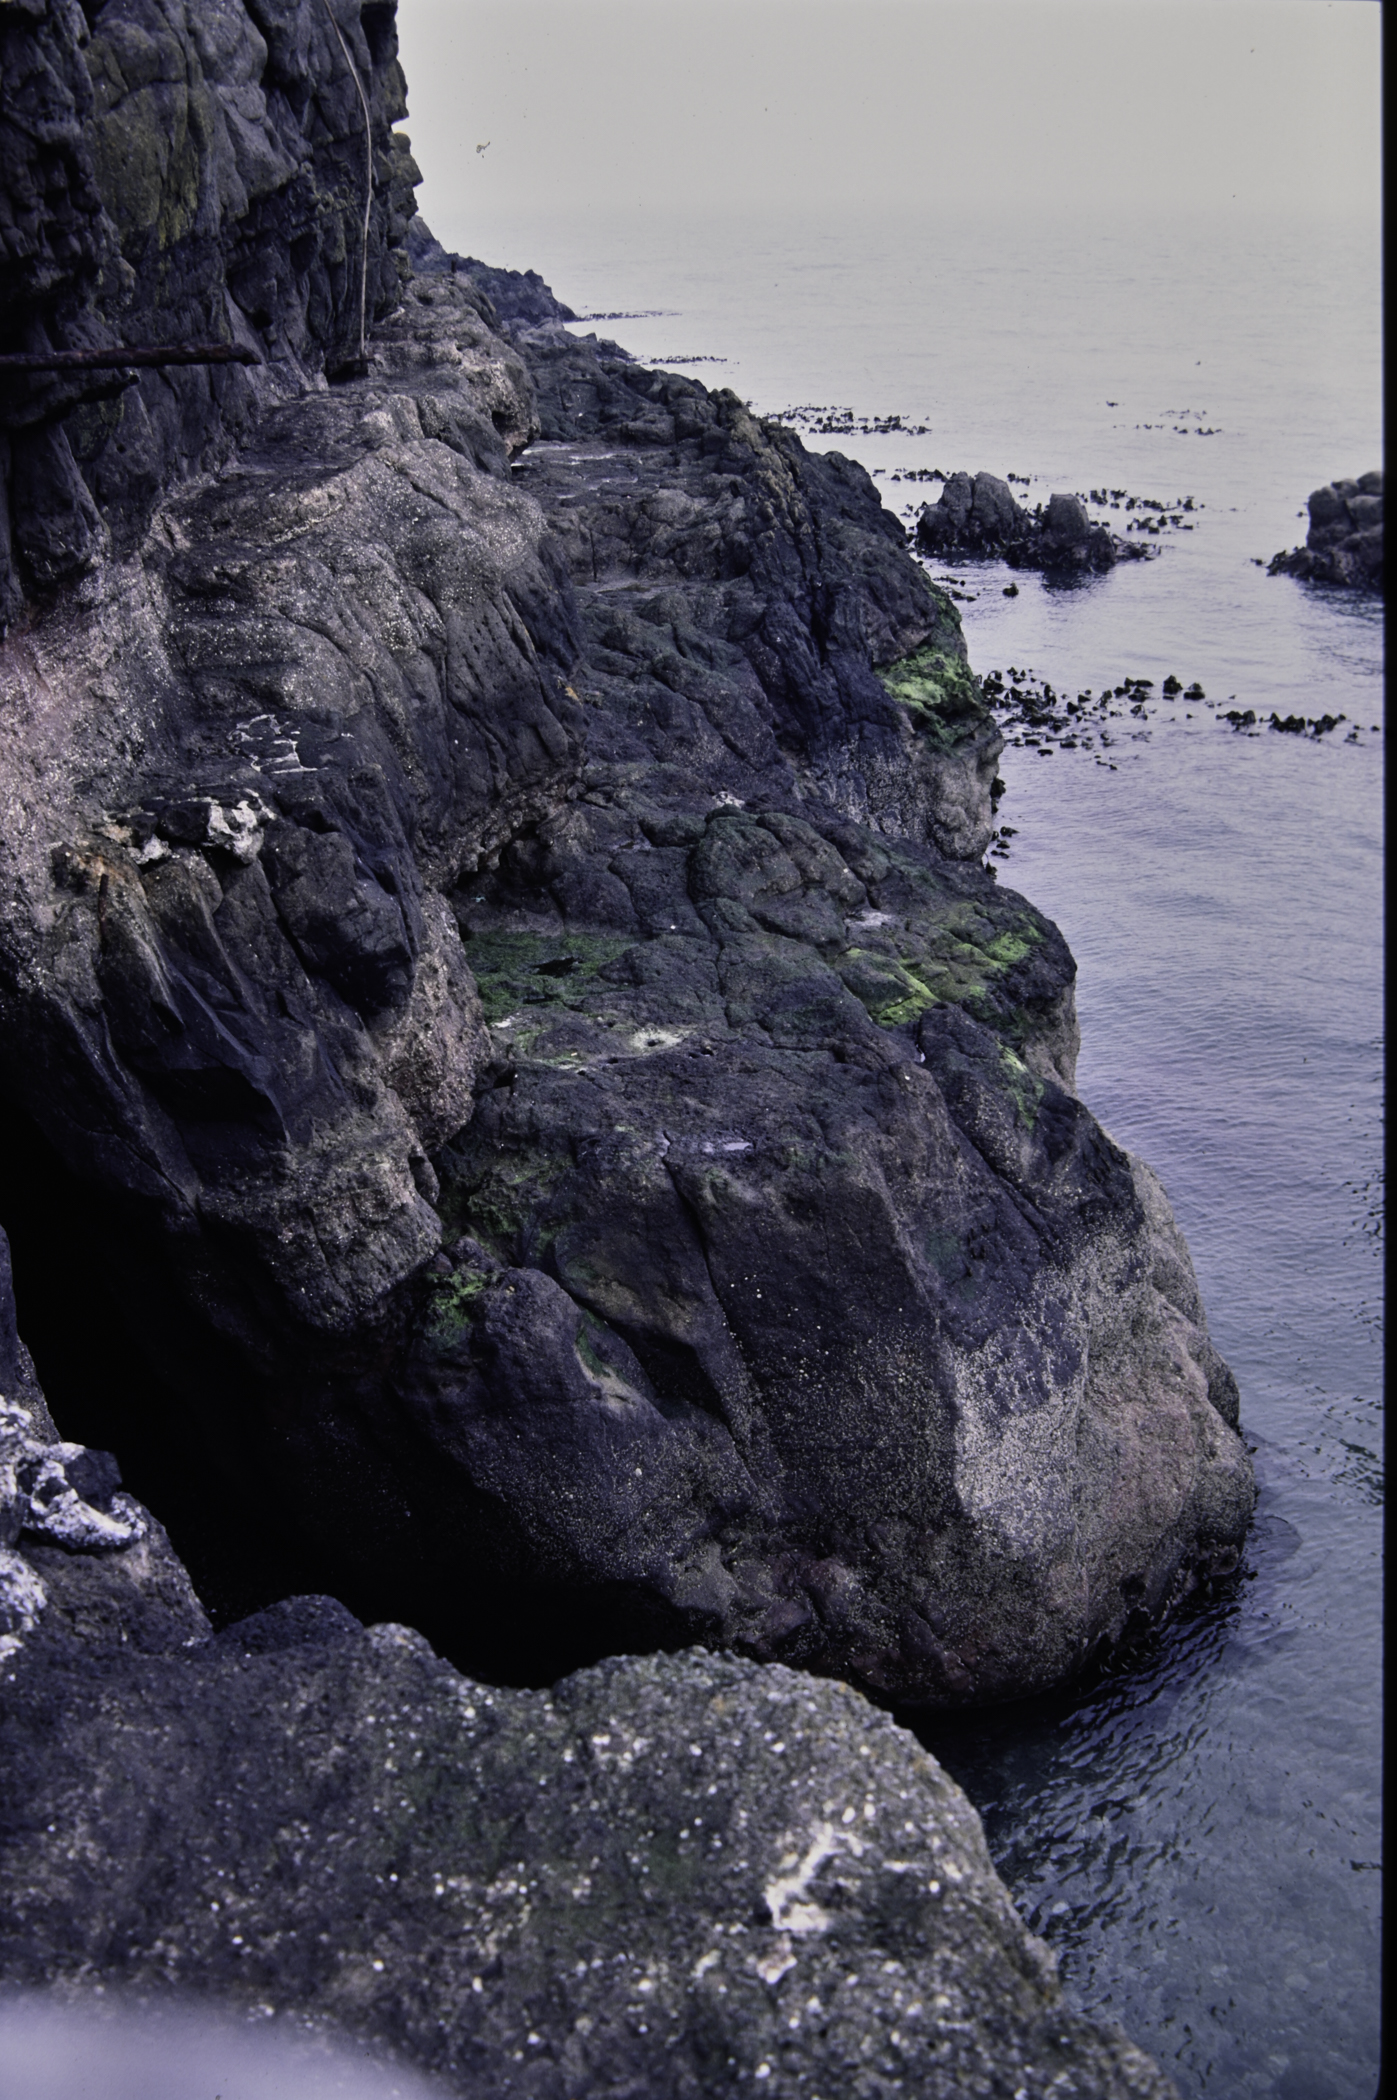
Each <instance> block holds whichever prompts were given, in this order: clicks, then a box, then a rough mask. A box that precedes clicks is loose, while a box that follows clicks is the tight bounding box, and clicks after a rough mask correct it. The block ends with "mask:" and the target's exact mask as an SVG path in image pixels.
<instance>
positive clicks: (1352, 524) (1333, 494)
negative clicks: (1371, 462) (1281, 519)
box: [1268, 469, 1384, 591]
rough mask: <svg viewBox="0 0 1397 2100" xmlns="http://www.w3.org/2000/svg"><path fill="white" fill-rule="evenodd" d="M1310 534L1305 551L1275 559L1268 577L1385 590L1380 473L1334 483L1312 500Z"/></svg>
mask: <svg viewBox="0 0 1397 2100" xmlns="http://www.w3.org/2000/svg"><path fill="white" fill-rule="evenodd" d="M1309 513H1310V530H1309V534H1308V536H1307V538H1306V540H1305V544H1304V546H1303V547H1292V548H1291V550H1290V552H1289V554H1285V553H1281V554H1276V555H1273V556H1272V558H1271V562H1270V566H1269V569H1268V574H1269V575H1272V576H1281V575H1284V576H1299V577H1303V578H1305V579H1306V580H1307V581H1309V582H1311V583H1337V584H1341V585H1344V586H1346V587H1347V588H1348V589H1350V590H1356V591H1381V590H1382V588H1383V582H1384V575H1383V542H1382V473H1381V470H1378V469H1375V470H1374V472H1373V473H1371V474H1360V475H1359V477H1358V479H1357V481H1330V482H1326V483H1325V485H1324V487H1323V488H1322V489H1316V490H1315V492H1314V494H1313V495H1312V496H1311V497H1310V500H1309Z"/></svg>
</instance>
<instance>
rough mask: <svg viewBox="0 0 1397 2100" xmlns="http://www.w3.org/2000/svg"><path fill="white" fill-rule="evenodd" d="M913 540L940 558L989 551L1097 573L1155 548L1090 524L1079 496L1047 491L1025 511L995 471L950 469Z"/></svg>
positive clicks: (1017, 560) (1033, 564)
mask: <svg viewBox="0 0 1397 2100" xmlns="http://www.w3.org/2000/svg"><path fill="white" fill-rule="evenodd" d="M917 545H918V547H919V548H920V549H921V550H922V552H923V553H925V554H933V555H936V556H937V557H938V558H939V559H941V560H942V561H963V560H966V559H970V560H976V559H979V560H983V559H984V558H986V557H987V556H991V555H993V556H996V557H998V558H999V559H1000V560H1003V561H1006V562H1008V564H1009V566H1010V567H1011V568H1015V569H1042V570H1044V571H1045V572H1046V573H1048V574H1049V575H1079V574H1085V573H1088V572H1092V571H1096V572H1100V571H1102V570H1105V569H1110V568H1113V567H1114V566H1115V564H1116V563H1117V562H1118V561H1143V560H1145V559H1147V558H1148V556H1150V555H1151V554H1152V553H1154V552H1155V551H1156V550H1155V549H1153V548H1151V547H1147V546H1144V545H1143V544H1137V543H1136V542H1135V541H1134V540H1127V539H1122V538H1121V536H1120V534H1119V533H1113V532H1111V531H1109V530H1108V529H1107V527H1106V526H1104V525H1100V524H1093V523H1092V521H1091V519H1090V517H1089V516H1088V514H1087V508H1086V505H1085V504H1084V503H1083V501H1082V499H1081V497H1080V496H1063V495H1058V496H1050V497H1049V498H1048V501H1047V505H1046V507H1045V506H1044V505H1043V504H1041V503H1040V504H1038V505H1037V507H1036V508H1035V509H1034V510H1031V511H1030V510H1027V509H1025V508H1024V506H1023V505H1022V504H1020V503H1017V502H1016V501H1015V500H1014V492H1013V490H1012V489H1011V488H1010V486H1009V484H1008V482H1007V481H1001V480H1000V479H999V477H998V475H995V474H977V475H975V477H974V479H973V480H972V479H971V477H970V475H969V474H952V475H951V477H950V479H949V480H948V481H947V483H946V486H945V488H944V489H943V490H942V491H941V494H940V496H939V498H938V499H937V501H936V502H935V503H924V504H923V505H922V508H921V512H920V515H919V516H918V519H917Z"/></svg>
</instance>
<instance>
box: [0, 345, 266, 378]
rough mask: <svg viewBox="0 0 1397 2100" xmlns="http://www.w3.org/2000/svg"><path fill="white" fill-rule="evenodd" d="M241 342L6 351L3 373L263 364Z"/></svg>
mask: <svg viewBox="0 0 1397 2100" xmlns="http://www.w3.org/2000/svg"><path fill="white" fill-rule="evenodd" d="M261 362H262V359H261V358H260V357H259V356H258V355H257V352H256V351H255V350H249V349H247V348H246V347H245V346H244V345H243V344H242V343H172V344H170V345H168V346H167V347H166V348H164V349H158V348H156V349H152V348H148V347H142V348H140V349H131V348H129V347H128V348H126V349H122V350H6V351H3V352H0V372H119V371H121V370H122V368H123V367H124V366H127V365H260V364H261Z"/></svg>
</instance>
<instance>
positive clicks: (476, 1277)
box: [421, 1269, 490, 1357]
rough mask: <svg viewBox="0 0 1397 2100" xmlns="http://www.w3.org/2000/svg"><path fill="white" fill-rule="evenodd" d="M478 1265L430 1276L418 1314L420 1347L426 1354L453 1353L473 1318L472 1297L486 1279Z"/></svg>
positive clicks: (477, 1295) (473, 1297)
mask: <svg viewBox="0 0 1397 2100" xmlns="http://www.w3.org/2000/svg"><path fill="white" fill-rule="evenodd" d="M489 1280H490V1279H489V1277H488V1276H486V1275H484V1274H482V1273H481V1272H480V1271H479V1270H478V1269H467V1270H464V1271H462V1272H460V1273H458V1274H457V1275H455V1276H443V1277H440V1278H433V1289H432V1293H431V1296H430V1298H429V1299H428V1301H427V1306H426V1310H425V1312H424V1314H423V1318H422V1327H421V1339H422V1347H423V1349H424V1351H425V1352H426V1354H427V1355H428V1356H436V1357H442V1356H454V1355H455V1354H456V1352H457V1350H458V1349H459V1348H460V1346H461V1343H462V1342H463V1341H464V1340H465V1338H466V1336H467V1335H468V1334H469V1332H470V1330H471V1327H472V1326H473V1325H474V1322H475V1314H476V1301H477V1300H478V1299H479V1297H480V1295H481V1293H482V1291H484V1290H485V1288H486V1286H487V1285H488V1283H489Z"/></svg>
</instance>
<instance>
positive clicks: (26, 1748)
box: [0, 1235, 1173, 2100]
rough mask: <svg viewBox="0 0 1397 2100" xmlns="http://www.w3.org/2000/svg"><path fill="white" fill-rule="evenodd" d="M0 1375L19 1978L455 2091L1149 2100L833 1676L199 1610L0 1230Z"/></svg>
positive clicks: (307, 1605)
mask: <svg viewBox="0 0 1397 2100" xmlns="http://www.w3.org/2000/svg"><path fill="white" fill-rule="evenodd" d="M0 1379H2V1380H3V1381H4V1382H3V1384H0V1521H3V1526H4V1530H3V1538H4V1543H3V1544H0V1614H7V1615H8V1616H7V1619H6V1621H5V1623H4V1625H3V1627H0V1772H3V1775H4V1784H3V1786H0V1876H3V1880H4V1885H5V1903H4V1906H3V1909H0V1986H4V1987H7V1989H8V1991H10V1992H13V1991H14V1990H15V1989H16V1988H17V1987H18V1988H25V1987H28V1988H42V1989H43V1990H45V1991H47V1992H48V1993H50V1994H52V1995H51V1997H50V2001H49V2002H50V2003H51V2004H52V2003H53V2002H54V2001H55V2000H56V2002H57V2004H58V2005H60V2006H61V2005H64V2004H68V2005H72V2006H74V2007H78V2008H80V2007H82V2006H83V2005H84V2004H88V2005H90V2004H91V2002H92V2000H91V1994H92V1992H93V1989H94V1986H97V1987H99V1988H100V1989H101V1990H102V1991H103V1992H106V1993H111V1992H113V1991H114V1990H115V1992H116V1993H117V1994H118V1997H117V2003H118V2005H119V2004H120V2002H121V1994H127V1995H128V1996H129V1997H130V1998H132V1999H135V2000H136V2001H138V2002H143V2003H145V2004H147V2005H149V2004H150V2003H151V2002H152V1999H153V2001H154V2004H155V2005H156V2006H157V2007H158V2006H159V2005H160V2004H161V2003H164V2002H168V1997H167V1994H171V1993H173V1994H175V1997H176V2003H177V2004H178V1999H179V1997H180V1996H183V1997H184V1998H186V1999H188V1998H191V1997H192V1998H193V1999H194V2000H195V2001H196V2002H197V2001H199V2000H204V2001H207V2000H208V1999H209V1998H210V1997H212V1998H213V1999H215V2000H216V2001H217V2002H218V2003H219V2004H221V2005H222V2006H223V2008H224V2009H225V2011H234V2010H237V2009H249V2010H250V2009H251V2008H254V2007H255V2008H257V2011H258V2014H259V2017H260V2018H261V2019H266V2018H268V2017H269V2016H271V2015H274V2014H276V2013H277V2012H281V2013H284V2014H294V2015H298V2016H300V2017H301V2018H302V2019H306V2018H309V2019H311V2020H313V2021H315V2022H317V2023H320V2024H321V2025H328V2026H329V2027H330V2028H331V2029H332V2030H340V2031H344V2032H347V2033H349V2034H350V2035H353V2036H355V2037H357V2038H358V2039H360V2040H362V2041H367V2042H369V2043H373V2044H377V2045H379V2046H387V2047H388V2048H390V2049H391V2050H392V2051H393V2052H394V2053H395V2055H396V2056H397V2057H398V2059H399V2060H400V2061H401V2060H403V2059H406V2060H407V2061H409V2062H411V2063H414V2064H416V2065H418V2066H419V2067H420V2068H422V2069H423V2070H426V2071H428V2072H431V2073H433V2074H435V2075H436V2077H438V2078H439V2079H440V2080H441V2081H442V2088H440V2089H445V2090H449V2091H453V2092H459V2093H463V2094H468V2095H470V2096H472V2100H495V2096H497V2095H498V2096H503V2095H504V2094H506V2093H519V2092H526V2093H530V2094H534V2095H538V2096H540V2100H554V2096H556V2100H567V2096H581V2095H584V2094H585V2095H588V2096H591V2095H595V2094H616V2095H620V2094H634V2093H638V2092H644V2093H646V2094H654V2095H674V2096H676V2100H678V2096H681V2095H682V2096H686V2100H687V2096H692V2095H697V2094H699V2093H704V2094H716V2093H727V2092H737V2091H740V2090H743V2089H744V2088H745V2086H746V2085H747V2084H748V2083H750V2082H751V2081H752V2080H754V2079H760V2080H761V2081H762V2083H763V2086H764V2088H765V2089H766V2090H769V2091H772V2092H775V2093H791V2094H794V2093H797V2092H801V2093H803V2092H807V2091H809V2090H810V2089H811V2086H812V2082H814V2083H817V2084H818V2086H819V2088H820V2089H821V2090H824V2091H829V2092H849V2093H854V2092H875V2091H883V2090H886V2089H890V2087H889V2083H888V2082H889V2081H894V2080H896V2081H903V2082H910V2083H912V2084H913V2085H915V2089H916V2090H917V2091H918V2092H920V2093H923V2094H926V2095H928V2096H934V2095H945V2096H946V2100H950V2096H951V2095H957V2096H958V2095H960V2094H962V2093H964V2092H966V2091H969V2090H973V2089H975V2088H976V2087H977V2086H980V2085H982V2084H983V2085H985V2087H986V2089H989V2088H994V2089H1000V2090H1003V2091H1006V2092H1011V2091H1012V2092H1018V2093H1021V2094H1024V2095H1034V2096H1038V2095H1042V2096H1046V2095H1047V2094H1049V2093H1052V2094H1055V2095H1060V2094H1064V2093H1069V2094H1071V2093H1076V2094H1080V2095H1082V2096H1087V2095H1090V2096H1092V2100H1169V2095H1170V2094H1171V2093H1172V2091H1173V2089H1172V2087H1171V2086H1170V2085H1169V2084H1168V2082H1167V2080H1165V2079H1164V2078H1163V2077H1161V2075H1160V2074H1159V2072H1158V2071H1157V2070H1156V2069H1155V2067H1154V2065H1152V2064H1151V2063H1150V2062H1149V2061H1148V2060H1147V2059H1146V2058H1145V2057H1144V2056H1142V2055H1141V2054H1140V2052H1139V2051H1138V2050H1136V2049H1134V2048H1133V2047H1132V2046H1131V2045H1130V2043H1129V2042H1127V2041H1126V2039H1125V2037H1124V2036H1123V2035H1122V2034H1121V2033H1120V2031H1119V2029H1116V2028H1114V2027H1112V2026H1110V2025H1103V2024H1101V2023H1098V2022H1096V2021H1092V2020H1087V2019H1084V2018H1082V2017H1081V2016H1080V2015H1078V2014H1076V2013H1074V2012H1073V2011H1072V2010H1071V2009H1070V2008H1069V2007H1067V2006H1066V2005H1065V2004H1064V2003H1063V1999H1062V1995H1061V1991H1060V1988H1059V1986H1058V1982H1057V1977H1056V1973H1055V1965H1054V1959H1053V1956H1052V1955H1051V1954H1050V1952H1049V1950H1048V1949H1047V1948H1046V1947H1045V1946H1044V1945H1043V1944H1042V1942H1041V1941H1039V1940H1037V1939H1035V1938H1034V1937H1033V1936H1032V1935H1031V1934H1030V1933H1029V1932H1028V1931H1027V1930H1026V1929H1025V1927H1024V1925H1023V1923H1022V1921H1021V1920H1020V1918H1019V1917H1018V1915H1017V1914H1016V1912H1015V1910H1014V1907H1013V1905H1012V1903H1011V1901H1010V1899H1009V1895H1008V1892H1007V1891H1006V1889H1005V1888H1004V1886H1003V1884H1002V1883H1001V1882H1000V1881H999V1879H998V1877H997V1875H996V1874H995V1872H994V1869H993V1867H992V1865H991V1863H990V1858H989V1854H988V1852H987V1851H986V1848H985V1842H984V1837H983V1834H982V1832H981V1829H980V1824H979V1819H978V1817H977V1816H976V1814H975V1812H974V1810H973V1809H972V1808H971V1806H970V1804H969V1802H968V1801H967V1800H966V1799H965V1797H964V1795H963V1794H962V1793H961V1792H960V1789H959V1788H958V1787H957V1786H955V1784H954V1783H953V1782H952V1781H951V1780H950V1779H949V1778H948V1777H947V1775H946V1773H945V1772H944V1771H943V1770H942V1769H941V1767H940V1766H939V1765H938V1764H937V1763H936V1761H935V1760H934V1759H933V1758H932V1757H930V1756H929V1755H928V1754H927V1753H926V1752H925V1751H924V1750H922V1749H920V1748H919V1747H918V1745H917V1744H916V1742H915V1741H914V1740H913V1738H912V1737H911V1736H910V1735H908V1734H906V1733H905V1732H904V1731H903V1730H902V1729H900V1728H897V1727H895V1726H894V1725H893V1723H892V1722H891V1720H890V1719H889V1718H888V1717H887V1716H886V1715H882V1714H877V1713H875V1712H873V1711H872V1710H871V1709H870V1708H869V1707H867V1706H866V1705H865V1704H864V1702H863V1701H862V1700H861V1699H860V1698H858V1696H857V1695H856V1694H854V1693H852V1692H850V1691H848V1690H847V1689H846V1688H845V1687H843V1686H838V1685H833V1684H829V1683H817V1682H815V1681H813V1680H811V1679H809V1678H806V1677H803V1676H801V1675H799V1674H798V1673H796V1672H794V1671H790V1670H786V1669H783V1668H780V1667H776V1668H763V1667H761V1666H759V1665H756V1664H752V1663H740V1662H737V1661H735V1660H733V1659H732V1658H722V1659H720V1658H716V1657H713V1656H710V1655H705V1654H702V1653H698V1652H693V1653H690V1654H688V1655H680V1656H662V1657H653V1658H650V1659H648V1660H635V1659H631V1660H622V1661H615V1662H609V1663H606V1664H604V1665H603V1666H602V1667H601V1668H599V1669H593V1670H589V1671H585V1672H583V1673H581V1674H580V1675H577V1676H573V1677H570V1678H567V1679H565V1680H564V1681H563V1682H562V1683H560V1684H558V1685H555V1686H554V1687H553V1689H552V1690H551V1691H550V1692H517V1691H516V1692H510V1691H500V1690H496V1689H491V1688H489V1687H487V1686H484V1685H480V1684H476V1683H472V1682H471V1681H470V1680H469V1679H468V1678H464V1677H461V1676H459V1675H458V1674H457V1672H456V1671H455V1670H453V1669H452V1668H451V1667H450V1665H449V1664H447V1663H444V1662H442V1661H441V1660H439V1659H438V1657H437V1656H436V1655H434V1654H433V1652H432V1650H431V1648H430V1647H429V1646H428V1644H427V1643H426V1642H425V1641H424V1640H423V1639H422V1638H421V1636H420V1635H418V1634H416V1633H413V1632H410V1631H409V1630H408V1629H407V1628H405V1627H402V1626H395V1625H378V1626H374V1627H371V1628H369V1629H368V1630H367V1631H365V1630H364V1628H362V1627H361V1626H360V1624H359V1623H358V1621H357V1620H356V1619H354V1618H353V1616H352V1615H351V1614H350V1613H349V1612H347V1611H346V1610H345V1608H344V1607H343V1605H340V1604H338V1603H336V1602H335V1601H334V1599H332V1598H329V1597H317V1596H306V1597H294V1598H290V1599H286V1600H283V1601H282V1602H280V1603H279V1604H277V1605H275V1606H273V1607H272V1608H270V1609H268V1610H266V1611H263V1612H261V1613H260V1614H258V1615H256V1616H255V1617H253V1618H251V1619H247V1620H244V1621H242V1622H240V1623H239V1624H237V1625H234V1626H232V1627H229V1628H226V1629H225V1630H224V1631H223V1632H222V1633H220V1634H217V1635H213V1634H212V1632H211V1629H210V1627H209V1623H208V1621H207V1619H206V1618H205V1616H204V1613H203V1611H202V1609H201V1608H200V1605H199V1603H198V1600H197V1598H196V1597H195V1595H194V1592H193V1590H192V1588H191V1587H190V1584H189V1581H188V1578H187V1576H186V1574H185V1572H184V1570H183V1568H182V1567H181V1566H180V1564H179V1562H178V1561H177V1560H176V1559H175V1558H174V1556H173V1554H172V1553H171V1551H170V1549H169V1546H168V1543H167V1541H166V1540H165V1538H164V1535H163V1533H162V1532H161V1530H160V1527H159V1525H158V1524H156V1522H155V1521H154V1519H153V1518H152V1517H151V1516H150V1515H149V1513H148V1512H147V1511H145V1510H143V1509H142V1508H140V1506H139V1505H138V1504H136V1503H135V1502H133V1501H132V1500H131V1499H130V1498H129V1497H126V1496H123V1495H121V1494H120V1492H119V1490H118V1489H117V1487H116V1485H115V1483H116V1479H117V1474H116V1469H115V1466H114V1465H113V1463H112V1461H111V1460H110V1459H109V1458H107V1457H106V1455H105V1454H103V1453H99V1452H92V1451H86V1450H84V1449H83V1448H82V1447H80V1446H78V1445H75V1444H71V1443H62V1442H58V1441H56V1440H55V1439H56V1432H55V1431H54V1428H53V1424H52V1422H51V1420H50V1419H49V1418H48V1416H47V1414H46V1412H45V1410H44V1405H43V1400H42V1396H41V1395H40V1394H39V1393H38V1391H37V1389H36V1387H35V1385H34V1382H33V1379H32V1374H31V1373H30V1371H29V1368H28V1365H27V1360H26V1359H25V1358H24V1357H23V1355H22V1345H20V1344H18V1342H17V1340H16V1337H15V1330H14V1317H13V1301H12V1299H11V1297H10V1292H9V1278H8V1262H7V1255H6V1249H5V1243H4V1238H3V1235H0ZM123 2039H124V2036H123V2031H122V2029H121V2027H120V2026H119V2025H118V2027H117V2028H116V2030H115V2031H114V2032H113V2034H112V2046H113V2047H115V2048H117V2049H119V2048H120V2046H121V2044H122V2041H123ZM169 2039H170V2038H169V2037H167V2045H168V2042H169ZM195 2039H196V2040H197V2033H196V2037H195ZM71 2041H72V2035H71V2032H69V2033H67V2034H66V2035H65V2045H68V2044H71ZM12 2068H13V2067H12ZM220 2075H222V2074H220ZM316 2089H319V2088H318V2087H317V2088H316Z"/></svg>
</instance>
